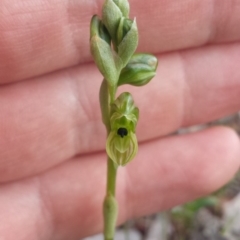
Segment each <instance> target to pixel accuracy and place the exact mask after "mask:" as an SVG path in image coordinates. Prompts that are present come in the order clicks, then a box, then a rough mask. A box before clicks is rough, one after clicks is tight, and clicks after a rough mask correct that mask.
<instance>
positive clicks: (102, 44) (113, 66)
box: [90, 16, 122, 86]
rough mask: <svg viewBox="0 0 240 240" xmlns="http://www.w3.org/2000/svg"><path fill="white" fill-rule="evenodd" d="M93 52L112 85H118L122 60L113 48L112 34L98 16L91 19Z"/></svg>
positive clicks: (97, 63)
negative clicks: (111, 42) (110, 34)
mask: <svg viewBox="0 0 240 240" xmlns="http://www.w3.org/2000/svg"><path fill="white" fill-rule="evenodd" d="M90 35H91V39H90V46H91V53H92V56H93V58H94V61H95V63H96V65H97V67H98V69H99V71H100V72H101V73H102V75H103V76H104V78H105V79H106V80H107V82H108V84H109V85H110V86H116V84H117V81H118V78H119V73H120V69H121V68H122V61H121V59H120V58H119V56H118V55H117V54H116V53H115V52H114V51H113V50H112V49H111V45H110V36H109V34H108V32H107V30H106V28H105V27H104V25H103V24H102V22H101V21H100V20H99V19H98V17H97V16H93V18H92V21H91V31H90Z"/></svg>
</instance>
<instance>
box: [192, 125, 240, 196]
mask: <svg viewBox="0 0 240 240" xmlns="http://www.w3.org/2000/svg"><path fill="white" fill-rule="evenodd" d="M200 134H203V135H202V139H201V138H200V139H199V140H200V141H202V144H203V145H205V146H203V147H202V148H201V151H202V157H201V158H199V160H200V161H201V162H198V163H197V164H196V167H197V166H201V168H198V167H197V169H196V170H197V171H194V172H193V176H192V179H193V180H194V181H193V182H194V183H195V185H196V186H197V188H195V189H196V191H198V192H200V194H201V195H206V194H208V193H211V192H213V191H215V190H217V189H218V188H220V187H221V186H223V185H224V184H226V183H227V182H228V181H229V180H231V178H233V176H234V175H235V174H236V172H237V171H238V170H239V166H240V140H239V136H238V135H237V133H236V132H235V131H234V130H233V129H231V128H229V127H223V126H220V127H214V128H211V129H208V130H205V131H203V132H202V133H200ZM206 134H207V135H206ZM206 137H208V139H207V140H206Z"/></svg>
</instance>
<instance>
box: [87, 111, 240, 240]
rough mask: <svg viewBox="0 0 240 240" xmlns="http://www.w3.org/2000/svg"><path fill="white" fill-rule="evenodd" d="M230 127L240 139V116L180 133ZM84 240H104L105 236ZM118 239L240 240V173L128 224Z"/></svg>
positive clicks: (121, 229)
mask: <svg viewBox="0 0 240 240" xmlns="http://www.w3.org/2000/svg"><path fill="white" fill-rule="evenodd" d="M214 125H226V126H229V127H231V128H233V129H234V130H235V131H236V132H237V133H238V134H239V136H240V113H236V114H234V115H232V116H228V117H226V118H223V119H220V120H217V121H214V122H210V123H208V124H205V125H199V126H194V127H190V128H185V129H180V130H179V131H178V132H177V134H186V133H190V132H194V131H199V130H202V129H204V128H207V127H209V126H214ZM84 240H103V236H102V235H101V234H99V235H95V236H92V237H88V238H85V239H84ZM115 240H240V171H239V172H238V173H237V174H236V176H235V177H234V178H233V179H232V181H230V182H229V183H228V184H227V185H226V186H224V187H222V188H221V189H219V190H218V191H217V192H215V193H213V194H211V195H209V196H207V197H205V198H202V199H198V200H196V201H193V202H190V203H187V204H185V205H182V206H177V207H175V208H173V209H171V210H169V211H167V212H163V213H157V214H155V215H152V216H148V217H143V218H140V219H134V220H131V221H128V222H127V223H125V224H124V225H123V226H120V227H119V228H118V229H117V231H116V236H115Z"/></svg>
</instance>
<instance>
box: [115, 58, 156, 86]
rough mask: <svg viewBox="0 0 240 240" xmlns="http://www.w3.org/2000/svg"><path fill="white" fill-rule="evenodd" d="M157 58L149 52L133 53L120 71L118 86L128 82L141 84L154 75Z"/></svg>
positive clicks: (135, 84)
mask: <svg viewBox="0 0 240 240" xmlns="http://www.w3.org/2000/svg"><path fill="white" fill-rule="evenodd" d="M157 65H158V60H157V58H156V57H155V56H153V55H151V54H134V55H133V57H132V58H131V60H130V61H129V63H128V64H127V66H126V67H125V68H124V69H123V70H122V71H121V74H120V77H119V80H118V86H120V85H123V84H130V85H133V86H143V85H145V84H147V83H148V82H149V81H150V80H151V79H152V78H153V77H154V76H155V75H156V69H157Z"/></svg>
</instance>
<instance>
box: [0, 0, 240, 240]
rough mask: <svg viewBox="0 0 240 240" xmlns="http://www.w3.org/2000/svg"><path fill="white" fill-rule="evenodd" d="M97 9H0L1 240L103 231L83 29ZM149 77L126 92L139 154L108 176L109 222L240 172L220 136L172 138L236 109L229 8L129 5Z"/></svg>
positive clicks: (12, 3) (239, 9)
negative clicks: (150, 66) (114, 212)
mask: <svg viewBox="0 0 240 240" xmlns="http://www.w3.org/2000/svg"><path fill="white" fill-rule="evenodd" d="M102 2H103V0H101V1H67V0H65V1H61V2H60V1H54V0H50V1H37V0H34V1H30V0H25V1H16V0H2V1H1V3H0V56H1V57H0V83H1V85H0V109H1V114H0V181H1V185H0V222H1V225H0V238H1V239H6V240H13V239H16V237H18V239H19V240H28V239H31V240H50V239H51V240H65V239H79V238H82V237H84V236H87V235H90V234H94V233H96V232H99V231H101V229H102V213H101V205H102V200H103V197H104V194H105V175H106V160H105V158H106V155H105V153H104V147H105V144H104V142H105V130H104V126H103V124H102V123H101V117H100V110H99V103H98V91H99V87H100V83H101V75H100V73H99V72H98V71H97V69H96V67H95V65H94V64H93V63H92V59H91V57H90V52H89V43H88V41H89V22H90V19H91V16H92V15H93V14H95V13H99V12H100V9H101V5H102ZM130 5H131V12H132V15H133V16H136V17H137V22H138V26H139V34H140V46H139V51H144V52H150V53H154V54H156V55H157V56H158V58H159V67H158V72H157V76H156V77H155V78H154V79H153V80H152V81H151V83H149V84H148V85H147V86H146V87H143V88H134V87H129V86H127V87H124V89H130V91H131V92H132V93H133V96H134V98H135V102H136V104H137V105H138V107H139V109H140V121H139V124H138V128H137V135H138V137H139V140H140V146H139V153H138V155H137V157H136V159H135V160H134V161H133V162H132V163H130V164H129V165H128V166H127V167H124V168H121V169H120V171H119V174H118V183H117V198H118V200H119V203H120V215H119V223H121V222H123V221H125V220H126V219H128V218H131V217H137V216H141V215H146V214H150V213H153V212H156V211H161V210H164V209H167V208H170V207H172V206H175V205H176V204H180V203H184V202H186V201H189V200H192V199H195V198H197V197H200V196H203V195H205V194H207V193H209V192H211V191H213V190H215V189H217V188H218V187H220V186H221V185H223V184H224V183H226V182H227V181H228V180H229V179H230V178H231V177H232V176H233V174H234V173H235V172H236V171H237V170H238V168H239V165H240V143H239V139H238V137H237V135H236V134H235V133H234V132H233V131H232V130H231V129H228V128H225V127H215V128H212V129H208V130H204V131H201V132H197V133H193V134H189V135H183V136H174V135H171V136H169V134H171V133H173V132H174V131H176V130H177V129H178V128H180V127H186V126H191V125H194V124H199V123H205V122H208V121H211V120H214V119H217V118H220V117H223V116H225V115H228V114H231V113H233V112H236V111H238V110H239V109H240V71H239V62H240V42H239V39H240V28H239V26H240V17H239V16H240V0H235V1H224V0H220V1H209V0H204V1H202V0H184V1H181V3H179V1H176V0H170V1H164V0H149V1H148V2H147V3H146V1H143V0H141V1H139V0H132V1H131V2H130Z"/></svg>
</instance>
